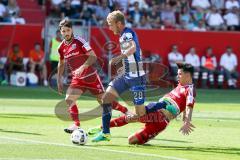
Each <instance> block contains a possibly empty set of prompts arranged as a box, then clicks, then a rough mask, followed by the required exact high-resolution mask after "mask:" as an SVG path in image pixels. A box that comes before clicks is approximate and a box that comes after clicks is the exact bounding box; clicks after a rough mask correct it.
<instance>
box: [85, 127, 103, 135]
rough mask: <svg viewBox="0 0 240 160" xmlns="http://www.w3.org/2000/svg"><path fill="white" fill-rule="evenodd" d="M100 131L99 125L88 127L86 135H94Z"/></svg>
mask: <svg viewBox="0 0 240 160" xmlns="http://www.w3.org/2000/svg"><path fill="white" fill-rule="evenodd" d="M101 131H102V129H101V128H100V127H95V128H90V129H89V130H88V135H90V136H92V135H95V134H97V133H99V132H101Z"/></svg>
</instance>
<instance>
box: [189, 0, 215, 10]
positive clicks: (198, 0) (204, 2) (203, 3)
mask: <svg viewBox="0 0 240 160" xmlns="http://www.w3.org/2000/svg"><path fill="white" fill-rule="evenodd" d="M210 6H211V4H210V3H209V0H193V1H192V7H193V8H196V7H200V8H202V9H208V8H210Z"/></svg>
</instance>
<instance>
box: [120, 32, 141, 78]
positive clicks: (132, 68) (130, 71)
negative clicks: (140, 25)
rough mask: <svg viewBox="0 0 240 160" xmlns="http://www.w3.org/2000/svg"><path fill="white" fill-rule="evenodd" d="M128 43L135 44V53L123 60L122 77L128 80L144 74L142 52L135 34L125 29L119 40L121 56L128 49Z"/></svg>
mask: <svg viewBox="0 0 240 160" xmlns="http://www.w3.org/2000/svg"><path fill="white" fill-rule="evenodd" d="M130 41H134V42H135V44H136V52H135V53H134V54H132V55H130V56H128V57H127V58H125V59H124V60H123V66H124V69H125V74H124V75H125V77H126V78H128V79H131V78H135V77H140V76H143V75H144V74H145V72H144V70H143V63H142V52H141V48H140V45H139V42H138V37H137V34H136V33H135V32H134V31H133V30H132V29H130V28H127V27H126V28H124V30H123V32H122V33H121V36H120V38H119V42H120V46H121V52H122V54H125V51H126V50H127V49H128V48H129V42H130Z"/></svg>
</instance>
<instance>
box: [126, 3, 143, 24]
mask: <svg viewBox="0 0 240 160" xmlns="http://www.w3.org/2000/svg"><path fill="white" fill-rule="evenodd" d="M129 15H130V17H131V19H132V20H133V26H137V25H138V24H139V23H140V19H141V17H142V16H143V12H142V11H141V10H140V8H139V3H138V2H135V3H134V9H133V10H132V11H130V12H129Z"/></svg>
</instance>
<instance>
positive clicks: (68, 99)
mask: <svg viewBox="0 0 240 160" xmlns="http://www.w3.org/2000/svg"><path fill="white" fill-rule="evenodd" d="M65 102H66V103H67V105H68V106H71V105H72V104H73V103H75V101H74V100H73V99H72V98H71V97H70V96H66V97H65Z"/></svg>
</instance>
